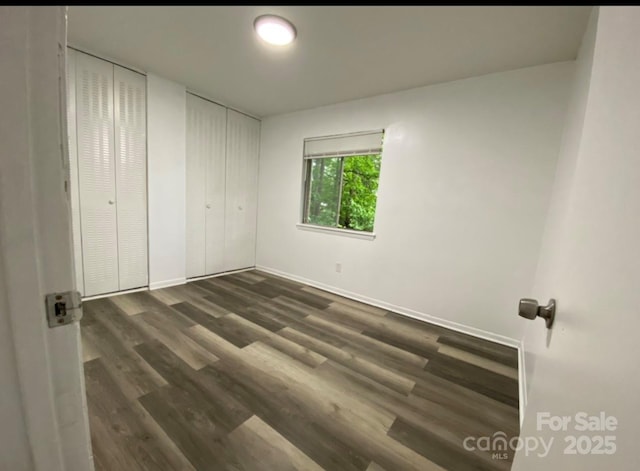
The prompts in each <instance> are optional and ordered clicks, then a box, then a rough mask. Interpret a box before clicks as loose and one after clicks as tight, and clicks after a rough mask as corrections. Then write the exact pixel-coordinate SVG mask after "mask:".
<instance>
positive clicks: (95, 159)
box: [76, 53, 119, 296]
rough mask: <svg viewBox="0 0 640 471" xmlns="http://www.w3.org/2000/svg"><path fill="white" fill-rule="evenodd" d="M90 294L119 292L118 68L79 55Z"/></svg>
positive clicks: (79, 129) (80, 134)
mask: <svg viewBox="0 0 640 471" xmlns="http://www.w3.org/2000/svg"><path fill="white" fill-rule="evenodd" d="M76 119H77V133H78V174H79V181H80V184H79V188H80V219H81V229H82V253H83V269H84V270H83V272H84V295H85V296H91V295H95V294H100V293H108V292H111V291H118V289H119V283H118V236H117V224H116V205H115V202H116V184H115V160H114V142H113V138H114V134H113V66H112V65H111V64H110V63H109V62H105V61H103V60H100V59H96V58H94V57H91V56H88V55H86V54H81V53H77V54H76Z"/></svg>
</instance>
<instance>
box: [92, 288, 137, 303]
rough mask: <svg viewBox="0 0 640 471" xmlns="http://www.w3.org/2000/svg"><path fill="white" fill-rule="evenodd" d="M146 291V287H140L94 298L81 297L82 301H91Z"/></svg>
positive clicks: (98, 295)
mask: <svg viewBox="0 0 640 471" xmlns="http://www.w3.org/2000/svg"><path fill="white" fill-rule="evenodd" d="M148 289H149V288H147V287H146V286H142V287H141V288H133V289H125V290H123V291H113V292H111V293H104V294H96V295H94V296H83V297H82V300H83V301H92V300H94V299H101V298H110V297H112V296H120V295H121V294H129V293H138V292H140V291H147V290H148Z"/></svg>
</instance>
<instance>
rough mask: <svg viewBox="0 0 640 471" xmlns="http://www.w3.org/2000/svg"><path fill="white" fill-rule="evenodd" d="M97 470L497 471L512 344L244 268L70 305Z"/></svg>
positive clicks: (514, 418) (508, 415)
mask: <svg viewBox="0 0 640 471" xmlns="http://www.w3.org/2000/svg"><path fill="white" fill-rule="evenodd" d="M81 326H82V329H81V331H82V345H83V350H84V356H83V357H84V361H85V364H84V371H85V377H86V388H87V400H88V406H89V420H90V426H91V438H92V444H93V453H94V460H95V464H96V469H97V470H98V471H123V470H126V471H135V470H154V471H155V470H198V471H199V470H234V471H253V470H276V471H280V470H283V471H286V470H314V471H315V470H323V469H324V470H326V471H334V470H338V471H342V470H345V471H348V470H353V471H381V470H382V471H400V470H442V469H451V470H456V471H458V470H471V469H473V470H508V469H510V467H511V462H512V460H513V456H512V453H511V452H509V456H508V458H507V459H503V460H498V459H493V457H492V453H491V452H490V451H489V452H487V451H479V450H473V451H467V450H465V448H464V447H463V440H464V439H465V438H466V437H468V436H475V437H481V436H489V437H491V436H492V435H493V434H494V433H496V432H498V431H502V432H504V433H505V434H506V435H507V436H508V437H513V436H516V435H517V434H518V384H517V378H518V372H517V352H516V350H515V349H512V348H509V347H504V346H501V345H496V344H493V343H491V342H487V341H484V340H480V339H477V338H473V337H469V336H466V335H463V334H460V333H457V332H453V331H449V330H447V329H444V328H442V327H439V326H435V325H431V324H427V323H424V322H420V321H416V320H413V319H409V318H406V317H403V316H401V315H399V314H395V313H391V312H387V311H385V310H383V309H380V308H377V307H373V306H368V305H366V304H361V303H358V302H355V301H352V300H349V299H345V298H342V297H340V296H336V295H334V294H331V293H327V292H324V291H320V290H317V289H315V288H312V287H309V286H305V285H302V284H298V283H295V282H292V281H289V280H285V279H282V278H278V277H275V276H273V275H270V274H266V273H262V272H258V271H248V272H243V273H237V274H232V275H226V276H222V277H218V278H210V279H206V280H200V281H195V282H192V283H189V284H187V285H183V286H175V287H170V288H165V289H161V290H157V291H149V292H137V293H131V294H124V295H119V296H113V297H110V298H103V299H98V300H93V301H87V302H85V303H84V317H83V320H82V323H81Z"/></svg>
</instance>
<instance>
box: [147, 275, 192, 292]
mask: <svg viewBox="0 0 640 471" xmlns="http://www.w3.org/2000/svg"><path fill="white" fill-rule="evenodd" d="M186 282H187V279H186V278H174V279H173V280H164V281H154V282H153V283H149V291H153V290H154V289H160V288H168V287H169V286H177V285H184V284H185V283H186Z"/></svg>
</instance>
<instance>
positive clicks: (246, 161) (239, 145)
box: [224, 110, 260, 270]
mask: <svg viewBox="0 0 640 471" xmlns="http://www.w3.org/2000/svg"><path fill="white" fill-rule="evenodd" d="M259 146H260V121H258V120H256V119H253V118H250V117H248V116H246V115H243V114H242V113H238V112H236V111H233V110H228V111H227V192H226V218H225V253H224V255H225V270H235V269H239V268H246V267H252V266H254V265H255V244H256V211H257V199H258V152H259Z"/></svg>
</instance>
